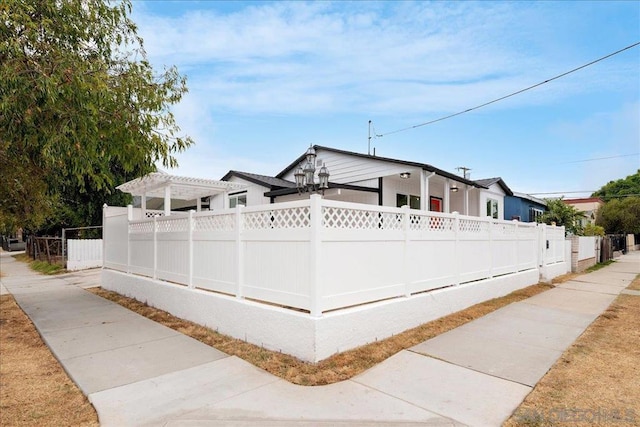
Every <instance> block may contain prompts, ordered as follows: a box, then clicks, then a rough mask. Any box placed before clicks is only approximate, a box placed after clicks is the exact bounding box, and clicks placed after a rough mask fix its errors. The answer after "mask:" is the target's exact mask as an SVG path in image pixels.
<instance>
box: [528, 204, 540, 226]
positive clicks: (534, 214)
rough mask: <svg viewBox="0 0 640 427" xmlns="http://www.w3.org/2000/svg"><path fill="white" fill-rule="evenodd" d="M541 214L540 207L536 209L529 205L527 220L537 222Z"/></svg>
mask: <svg viewBox="0 0 640 427" xmlns="http://www.w3.org/2000/svg"><path fill="white" fill-rule="evenodd" d="M541 216H542V209H536V208H534V207H529V222H537V221H538V218H540V217H541Z"/></svg>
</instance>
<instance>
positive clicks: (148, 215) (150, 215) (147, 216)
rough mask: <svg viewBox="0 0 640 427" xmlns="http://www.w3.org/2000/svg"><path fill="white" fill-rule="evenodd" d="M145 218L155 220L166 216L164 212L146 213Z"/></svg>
mask: <svg viewBox="0 0 640 427" xmlns="http://www.w3.org/2000/svg"><path fill="white" fill-rule="evenodd" d="M144 216H145V217H146V218H153V217H154V216H164V211H149V210H147V211H145V212H144Z"/></svg>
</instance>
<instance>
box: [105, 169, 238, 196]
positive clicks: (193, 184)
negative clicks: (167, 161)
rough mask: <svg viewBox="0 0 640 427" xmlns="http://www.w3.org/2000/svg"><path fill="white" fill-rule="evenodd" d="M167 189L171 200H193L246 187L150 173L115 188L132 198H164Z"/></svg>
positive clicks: (211, 180)
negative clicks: (144, 196)
mask: <svg viewBox="0 0 640 427" xmlns="http://www.w3.org/2000/svg"><path fill="white" fill-rule="evenodd" d="M167 187H169V188H170V191H171V198H172V199H176V200H195V199H199V198H202V197H207V196H212V195H214V194H219V193H224V192H228V191H233V190H240V189H243V188H245V187H246V185H244V184H238V183H234V182H225V181H218V180H215V179H203V178H189V177H186V176H177V175H169V174H167V173H163V172H152V173H150V174H147V175H145V176H143V177H141V178H136V179H134V180H131V181H129V182H125V183H124V184H121V185H119V186H117V187H116V188H117V189H118V190H120V191H122V192H124V193H129V194H131V195H132V196H143V195H146V196H147V197H164V189H165V188H167Z"/></svg>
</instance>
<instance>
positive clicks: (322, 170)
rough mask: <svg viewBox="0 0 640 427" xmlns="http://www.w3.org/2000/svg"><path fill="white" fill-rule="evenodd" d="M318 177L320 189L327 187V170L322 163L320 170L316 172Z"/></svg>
mask: <svg viewBox="0 0 640 427" xmlns="http://www.w3.org/2000/svg"><path fill="white" fill-rule="evenodd" d="M318 178H319V179H320V189H321V190H324V189H325V188H329V170H328V169H327V167H326V166H325V165H324V163H323V164H322V167H321V168H320V172H318Z"/></svg>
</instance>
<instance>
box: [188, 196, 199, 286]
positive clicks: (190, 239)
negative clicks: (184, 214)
mask: <svg viewBox="0 0 640 427" xmlns="http://www.w3.org/2000/svg"><path fill="white" fill-rule="evenodd" d="M198 200H200V199H198ZM193 212H194V211H193V210H190V211H189V223H188V225H187V232H188V233H189V234H188V235H187V239H188V245H189V249H188V250H189V255H188V257H189V258H188V262H189V263H188V268H189V271H188V272H187V285H188V286H189V288H190V289H193Z"/></svg>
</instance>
